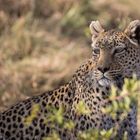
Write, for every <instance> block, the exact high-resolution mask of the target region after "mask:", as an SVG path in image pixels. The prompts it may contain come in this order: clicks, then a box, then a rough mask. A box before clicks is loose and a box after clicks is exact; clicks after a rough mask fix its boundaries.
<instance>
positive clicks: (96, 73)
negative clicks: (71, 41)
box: [0, 20, 140, 140]
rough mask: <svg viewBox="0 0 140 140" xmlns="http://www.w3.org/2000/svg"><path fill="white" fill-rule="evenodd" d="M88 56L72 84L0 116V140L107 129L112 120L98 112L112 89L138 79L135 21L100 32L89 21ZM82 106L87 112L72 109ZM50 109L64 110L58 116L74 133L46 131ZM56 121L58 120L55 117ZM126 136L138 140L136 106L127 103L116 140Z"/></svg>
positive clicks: (73, 138) (69, 136)
mask: <svg viewBox="0 0 140 140" xmlns="http://www.w3.org/2000/svg"><path fill="white" fill-rule="evenodd" d="M89 30H90V32H91V38H92V39H91V46H92V56H91V58H89V59H88V60H87V61H86V62H85V63H83V64H82V65H81V66H80V67H79V68H78V69H77V70H76V72H75V74H74V75H73V77H72V78H71V80H70V81H69V82H68V83H66V84H65V85H62V86H60V87H59V88H57V89H55V90H52V91H47V92H44V93H42V94H40V95H37V96H33V97H31V98H29V99H26V100H23V101H20V102H19V103H16V104H15V105H12V106H11V107H10V108H9V109H7V110H5V111H3V112H1V113H0V140H42V139H43V138H44V137H48V136H50V135H51V134H52V133H53V132H54V131H56V132H57V134H58V135H59V137H60V139H62V140H77V139H78V133H79V132H84V131H87V130H91V129H98V130H109V129H110V128H112V127H113V126H114V125H115V123H116V122H117V123H119V117H118V119H117V120H114V119H113V118H112V117H111V116H108V115H106V114H105V113H104V112H103V111H102V108H103V107H105V106H106V105H107V104H109V102H107V101H108V98H109V93H110V89H111V85H115V86H116V87H118V89H121V88H122V86H123V84H124V79H125V78H132V76H133V74H135V75H136V77H137V78H138V79H139V78H140V20H134V21H131V22H130V23H129V25H128V26H127V27H126V29H124V30H118V29H111V30H105V29H104V28H103V27H102V25H101V24H100V22H99V21H92V22H91V24H90V26H89ZM81 101H82V102H83V103H84V104H85V105H86V107H88V109H89V113H86V114H80V113H78V112H77V105H78V104H79V103H80V102H81ZM36 104H37V105H38V106H39V110H38V112H37V113H36V115H35V116H34V117H33V119H32V120H31V122H30V123H29V124H28V125H27V124H25V120H26V118H28V116H30V115H31V114H32V113H31V112H32V109H33V106H34V105H36ZM46 106H52V107H54V108H56V109H60V107H61V106H63V108H64V109H63V117H64V119H65V120H72V121H73V122H74V128H73V129H71V130H68V129H67V128H62V127H60V126H59V125H58V124H55V125H54V126H53V127H51V122H49V121H48V123H46V120H47V117H48V116H49V114H50V109H48V108H47V107H46ZM56 117H57V116H56ZM124 131H127V134H128V135H127V139H128V140H136V139H137V106H136V104H132V106H131V109H130V111H129V112H128V114H127V116H126V118H125V119H124V120H123V121H122V122H121V123H119V130H118V134H117V135H118V136H117V138H118V139H120V140H121V139H122V136H123V133H124Z"/></svg>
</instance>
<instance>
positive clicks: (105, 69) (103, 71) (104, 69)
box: [97, 66, 110, 73]
mask: <svg viewBox="0 0 140 140" xmlns="http://www.w3.org/2000/svg"><path fill="white" fill-rule="evenodd" d="M97 69H98V70H99V71H100V72H102V73H105V72H107V71H109V69H110V67H109V66H108V67H101V66H99V67H98V68H97Z"/></svg>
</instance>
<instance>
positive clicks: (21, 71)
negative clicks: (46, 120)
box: [0, 0, 140, 139]
mask: <svg viewBox="0 0 140 140" xmlns="http://www.w3.org/2000/svg"><path fill="white" fill-rule="evenodd" d="M139 5H140V1H139V0H133V1H132V0H110V1H108V0H77V1H75V0H69V1H68V0H42V1H39V0H20V1H19V0H12V1H8V0H1V1H0V73H1V74H0V85H1V86H0V110H5V109H6V108H7V106H9V105H11V104H13V103H15V102H17V101H18V100H21V99H25V98H26V97H27V96H32V95H35V94H39V93H42V92H43V91H47V90H50V89H54V88H56V87H59V86H60V85H62V84H64V83H66V82H67V81H68V80H69V79H70V78H71V76H72V74H73V73H74V71H75V70H76V68H77V67H78V66H79V65H80V64H81V63H82V62H83V61H84V60H85V59H87V58H89V56H91V49H90V40H91V36H90V33H89V29H88V26H89V24H90V22H91V21H92V20H97V19H98V20H100V21H101V22H102V23H103V25H104V26H105V27H107V28H108V29H110V28H116V27H119V28H121V29H123V28H124V26H125V25H126V24H127V22H129V21H130V20H132V19H139V17H140V9H139ZM68 64H69V66H68ZM125 89H127V87H126V88H124V90H125ZM128 91H129V90H128ZM132 92H135V91H132ZM124 93H127V92H126V91H125V92H124ZM112 94H114V95H112V96H113V97H111V98H114V96H116V89H114V88H113V92H112ZM130 102H131V99H130V98H129V96H128V97H126V98H125V99H123V100H122V102H119V103H120V104H118V102H117V101H114V102H113V104H112V106H111V107H108V108H107V109H105V110H106V111H107V112H108V113H111V114H114V111H113V110H112V108H115V111H116V110H118V108H125V109H126V112H127V111H128V110H129V103H130ZM79 106H82V103H81V104H80V105H79ZM83 111H84V109H83V110H82V112H83ZM60 114H61V113H60ZM114 116H115V115H114ZM32 118H34V116H32V117H31V118H28V119H27V120H26V121H27V124H28V122H30V119H32ZM60 120H61V119H60ZM71 125H73V124H72V123H71ZM109 133H112V130H110V132H109ZM102 134H103V135H106V132H105V133H104V132H102ZM53 137H54V138H56V137H57V135H56V134H55V133H54V136H53ZM89 137H92V135H91V134H90V133H86V134H85V133H83V135H81V138H82V139H86V138H89ZM57 138H58V137H57ZM48 139H51V137H50V138H48Z"/></svg>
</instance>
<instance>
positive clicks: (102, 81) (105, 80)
mask: <svg viewBox="0 0 140 140" xmlns="http://www.w3.org/2000/svg"><path fill="white" fill-rule="evenodd" d="M98 83H99V85H100V86H104V87H109V86H110V85H111V83H112V81H111V80H110V79H108V78H106V77H103V78H101V79H99V80H98Z"/></svg>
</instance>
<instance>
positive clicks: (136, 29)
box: [124, 20, 140, 45]
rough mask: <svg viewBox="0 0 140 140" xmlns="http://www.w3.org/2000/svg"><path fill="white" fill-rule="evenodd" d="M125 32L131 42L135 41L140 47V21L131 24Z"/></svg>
mask: <svg viewBox="0 0 140 140" xmlns="http://www.w3.org/2000/svg"><path fill="white" fill-rule="evenodd" d="M124 32H125V34H126V35H127V36H128V37H129V38H130V39H131V41H133V42H134V43H135V44H136V45H140V20H134V21H132V22H130V24H129V25H128V27H127V28H126V29H125V31H124Z"/></svg>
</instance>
